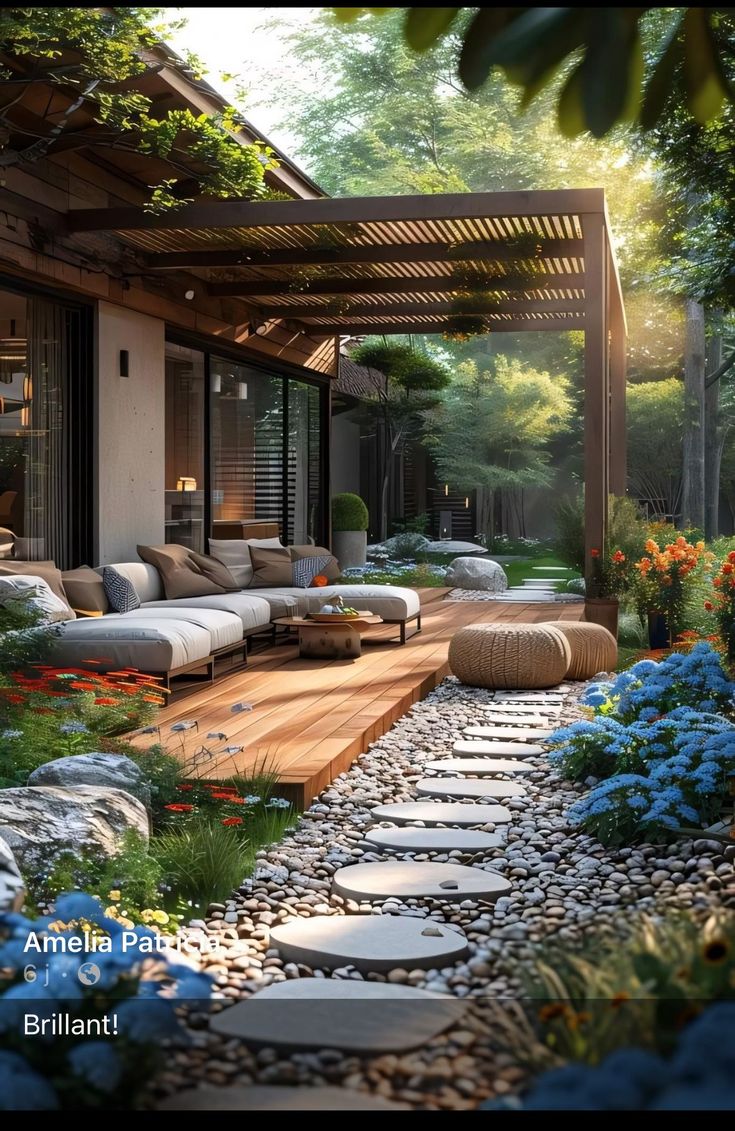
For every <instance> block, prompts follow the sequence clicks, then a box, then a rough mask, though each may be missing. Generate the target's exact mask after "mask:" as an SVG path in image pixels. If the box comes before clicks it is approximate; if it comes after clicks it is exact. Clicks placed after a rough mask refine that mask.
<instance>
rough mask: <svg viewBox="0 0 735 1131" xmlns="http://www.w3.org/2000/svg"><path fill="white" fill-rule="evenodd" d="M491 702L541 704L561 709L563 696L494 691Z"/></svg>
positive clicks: (539, 692) (545, 692)
mask: <svg viewBox="0 0 735 1131" xmlns="http://www.w3.org/2000/svg"><path fill="white" fill-rule="evenodd" d="M493 700H494V702H495V703H543V704H545V705H547V706H549V705H550V706H552V707H561V706H562V705H563V703H564V696H563V695H562V694H561V692H560V691H496V692H495V695H494V696H493Z"/></svg>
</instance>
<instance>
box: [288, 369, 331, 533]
mask: <svg viewBox="0 0 735 1131" xmlns="http://www.w3.org/2000/svg"><path fill="white" fill-rule="evenodd" d="M321 432H322V429H321V396H320V392H319V389H318V387H317V386H316V385H309V384H307V383H306V382H305V381H291V380H289V382H288V499H289V514H288V518H289V542H290V543H292V544H294V545H297V546H299V545H304V544H305V543H308V542H312V543H316V542H319V541H321V538H322V537H323V535H322V483H323V468H322V454H321Z"/></svg>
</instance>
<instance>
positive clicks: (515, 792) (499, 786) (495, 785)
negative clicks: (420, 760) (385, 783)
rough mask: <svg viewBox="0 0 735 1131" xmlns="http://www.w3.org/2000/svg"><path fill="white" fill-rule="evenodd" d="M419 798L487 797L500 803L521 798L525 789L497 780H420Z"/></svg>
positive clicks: (509, 782) (514, 782) (417, 787)
mask: <svg viewBox="0 0 735 1131" xmlns="http://www.w3.org/2000/svg"><path fill="white" fill-rule="evenodd" d="M416 792H417V793H418V795H419V797H460V798H461V797H487V798H493V799H495V800H497V801H501V800H503V799H504V798H506V797H523V795H524V794H525V792H526V791H525V789H524V787H523V786H522V785H520V784H519V782H517V781H500V780H499V779H497V778H422V779H421V781H419V782H417V783H416Z"/></svg>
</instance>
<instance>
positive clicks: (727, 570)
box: [704, 550, 735, 664]
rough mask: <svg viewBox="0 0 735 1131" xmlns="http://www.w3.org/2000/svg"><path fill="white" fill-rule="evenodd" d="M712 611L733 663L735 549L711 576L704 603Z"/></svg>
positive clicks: (734, 647) (734, 639)
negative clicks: (710, 589) (710, 592)
mask: <svg viewBox="0 0 735 1131" xmlns="http://www.w3.org/2000/svg"><path fill="white" fill-rule="evenodd" d="M704 607H705V609H707V611H708V612H711V613H714V614H715V616H716V618H717V623H718V625H719V628H720V636H721V637H722V641H723V643H724V645H725V649H726V651H727V658H728V660H729V662H730V663H731V664H735V550H731V551H730V553H729V554H728V555H727V557H726V558H725V560H724V562H723V563H722V565H721V566H720V569H719V571H718V572H717V573H716V574H715V576H714V577H713V578H712V596H711V597H710V598H709V600H707V601H705V603H704Z"/></svg>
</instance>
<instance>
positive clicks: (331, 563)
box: [288, 546, 341, 581]
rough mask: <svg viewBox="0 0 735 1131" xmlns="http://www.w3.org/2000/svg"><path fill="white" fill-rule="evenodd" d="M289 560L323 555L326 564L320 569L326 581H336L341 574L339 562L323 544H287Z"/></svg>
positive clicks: (295, 560)
mask: <svg viewBox="0 0 735 1131" xmlns="http://www.w3.org/2000/svg"><path fill="white" fill-rule="evenodd" d="M288 549H289V552H290V554H291V560H292V561H294V562H297V561H299V560H300V559H302V558H314V557H319V558H321V557H324V558H326V559H327V562H326V565H325V566H324V568H323V569H322V570H321V572H322V573H323V574H324V576H325V577H326V578H327V580H328V581H337V580H338V578H339V577H340V576H341V571H340V568H339V562H338V561H337V559H336V558H335V556H334V554H332V553H331V551H330V550H327V549H326V547H324V546H289V548H288Z"/></svg>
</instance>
